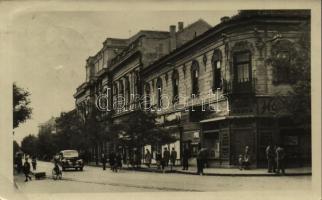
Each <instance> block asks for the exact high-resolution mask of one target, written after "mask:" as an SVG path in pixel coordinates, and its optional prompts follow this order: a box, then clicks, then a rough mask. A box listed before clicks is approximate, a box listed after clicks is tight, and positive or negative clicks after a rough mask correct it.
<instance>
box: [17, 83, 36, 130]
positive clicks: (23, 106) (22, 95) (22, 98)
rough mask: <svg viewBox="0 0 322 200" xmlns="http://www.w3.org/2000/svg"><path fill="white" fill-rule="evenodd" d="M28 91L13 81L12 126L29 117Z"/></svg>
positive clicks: (30, 111) (30, 110) (30, 109)
mask: <svg viewBox="0 0 322 200" xmlns="http://www.w3.org/2000/svg"><path fill="white" fill-rule="evenodd" d="M29 96H30V93H29V92H28V91H26V90H24V89H23V88H20V87H18V86H17V85H16V83H13V128H17V127H18V126H19V124H21V123H23V122H25V121H26V120H27V119H29V118H30V117H31V113H32V108H30V107H29V104H30V100H29Z"/></svg>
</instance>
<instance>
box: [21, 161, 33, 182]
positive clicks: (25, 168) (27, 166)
mask: <svg viewBox="0 0 322 200" xmlns="http://www.w3.org/2000/svg"><path fill="white" fill-rule="evenodd" d="M23 173H24V174H25V177H26V179H25V182H27V181H28V179H29V180H30V181H31V176H30V163H29V162H28V158H27V157H26V158H25V163H24V164H23Z"/></svg>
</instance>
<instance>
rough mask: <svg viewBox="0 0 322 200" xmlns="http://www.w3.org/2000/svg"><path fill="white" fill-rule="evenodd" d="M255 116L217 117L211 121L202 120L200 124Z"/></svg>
mask: <svg viewBox="0 0 322 200" xmlns="http://www.w3.org/2000/svg"><path fill="white" fill-rule="evenodd" d="M253 117H255V115H236V116H225V117H215V118H211V119H205V120H201V121H200V123H207V122H214V121H220V120H225V119H244V118H253Z"/></svg>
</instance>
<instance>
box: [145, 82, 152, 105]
mask: <svg viewBox="0 0 322 200" xmlns="http://www.w3.org/2000/svg"><path fill="white" fill-rule="evenodd" d="M150 94H151V90H150V84H149V83H147V84H146V85H145V102H146V104H145V106H146V108H150V106H151V102H150V101H151V100H150Z"/></svg>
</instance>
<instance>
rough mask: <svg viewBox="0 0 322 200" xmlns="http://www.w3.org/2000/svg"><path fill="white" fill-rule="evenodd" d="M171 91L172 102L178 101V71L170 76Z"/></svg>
mask: <svg viewBox="0 0 322 200" xmlns="http://www.w3.org/2000/svg"><path fill="white" fill-rule="evenodd" d="M172 91H173V97H172V101H173V102H178V100H179V74H178V71H177V70H175V71H174V72H173V74H172Z"/></svg>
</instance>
